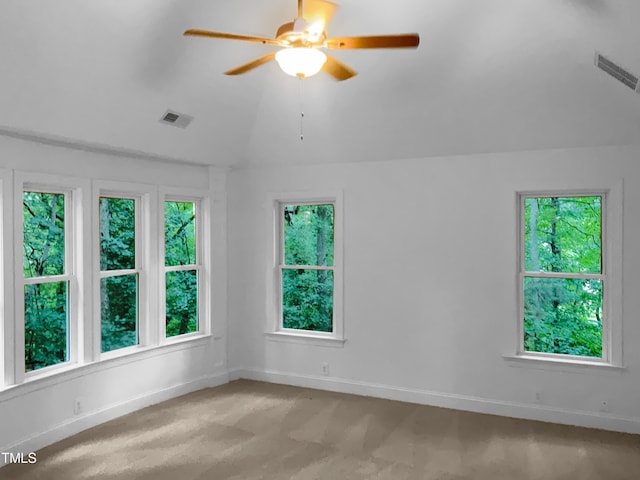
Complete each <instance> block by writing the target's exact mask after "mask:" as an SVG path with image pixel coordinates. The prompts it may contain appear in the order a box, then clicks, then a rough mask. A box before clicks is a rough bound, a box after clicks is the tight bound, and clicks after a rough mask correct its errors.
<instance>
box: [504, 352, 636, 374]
mask: <svg viewBox="0 0 640 480" xmlns="http://www.w3.org/2000/svg"><path fill="white" fill-rule="evenodd" d="M502 358H503V360H504V361H505V362H507V363H508V364H509V366H512V367H518V368H538V369H543V370H560V371H566V372H573V373H589V374H593V373H605V374H609V373H613V374H621V373H623V372H625V371H626V367H623V366H621V365H614V364H612V363H606V362H598V361H589V360H578V359H573V358H553V357H542V356H537V355H527V354H519V355H518V354H516V355H503V356H502Z"/></svg>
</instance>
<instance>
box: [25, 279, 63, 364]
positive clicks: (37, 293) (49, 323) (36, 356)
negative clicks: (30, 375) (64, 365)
mask: <svg viewBox="0 0 640 480" xmlns="http://www.w3.org/2000/svg"><path fill="white" fill-rule="evenodd" d="M67 288H68V287H67V282H48V283H39V284H31V285H25V287H24V323H25V325H24V327H25V338H24V348H25V371H27V372H29V371H31V370H37V369H39V368H43V367H48V366H50V365H55V364H57V363H60V362H65V361H67V360H68V359H69V357H68V349H67V347H68V345H67V334H68V330H67V325H68V321H67Z"/></svg>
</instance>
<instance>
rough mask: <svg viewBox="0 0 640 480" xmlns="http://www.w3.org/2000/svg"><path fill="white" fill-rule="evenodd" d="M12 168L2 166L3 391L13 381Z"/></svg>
mask: <svg viewBox="0 0 640 480" xmlns="http://www.w3.org/2000/svg"><path fill="white" fill-rule="evenodd" d="M12 205H13V172H12V171H11V170H6V169H0V232H1V233H0V252H1V253H0V295H2V298H3V299H4V302H2V303H3V308H2V310H1V311H0V391H1V390H2V389H3V388H4V387H5V386H6V385H11V384H13V383H14V342H12V341H9V339H13V338H14V322H13V318H14V315H13V287H12V280H13V279H14V270H13V262H14V258H13V233H12V232H13V207H12Z"/></svg>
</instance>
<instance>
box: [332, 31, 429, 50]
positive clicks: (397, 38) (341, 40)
mask: <svg viewBox="0 0 640 480" xmlns="http://www.w3.org/2000/svg"><path fill="white" fill-rule="evenodd" d="M419 44H420V36H419V35H418V34H417V33H404V34H401V35H375V36H372V37H338V38H328V39H327V40H326V41H325V46H326V47H327V48H334V49H342V50H344V49H348V48H416V47H417V46H418V45H419Z"/></svg>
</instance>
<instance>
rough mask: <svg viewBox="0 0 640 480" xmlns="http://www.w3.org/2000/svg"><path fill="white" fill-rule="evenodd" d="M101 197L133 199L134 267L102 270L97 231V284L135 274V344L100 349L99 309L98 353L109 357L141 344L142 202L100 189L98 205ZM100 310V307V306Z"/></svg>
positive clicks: (138, 199) (142, 290)
mask: <svg viewBox="0 0 640 480" xmlns="http://www.w3.org/2000/svg"><path fill="white" fill-rule="evenodd" d="M103 198H114V199H122V200H133V201H134V207H133V211H134V226H133V228H134V239H135V240H134V242H135V243H134V248H133V249H134V257H135V262H134V268H133V269H119V270H102V269H101V268H100V265H99V264H100V233H98V252H97V253H96V255H98V284H99V287H98V288H100V282H101V281H102V280H103V279H105V278H112V277H123V276H127V275H137V291H136V293H137V298H136V306H137V310H138V311H137V317H138V318H137V319H136V323H137V325H136V335H137V343H136V344H135V345H130V346H128V347H122V348H118V349H114V350H110V351H108V352H103V351H102V311H100V330H99V332H100V335H98V336H99V337H100V355H101V357H103V358H104V357H105V356H106V357H109V356H110V355H109V354H110V353H111V352H116V351H117V352H120V351H121V350H126V349H131V350H136V349H137V348H136V347H138V346H139V345H141V339H142V338H143V335H142V332H141V322H140V317H141V313H142V312H141V309H140V305H142V304H144V300H145V298H144V294H145V291H146V290H147V289H146V288H143V286H144V284H143V276H144V273H145V272H144V269H143V267H144V262H143V254H144V249H143V245H142V242H141V241H140V239H141V237H142V238H144V233H143V228H142V211H141V210H142V209H141V206H142V203H143V198H142V195H135V194H123V193H114V192H110V191H102V192H100V195H99V196H98V205H99V204H100V200H101V199H103ZM97 215H98V228H100V220H101V218H100V209H99V208H98V213H97ZM99 305H100V307H101V306H102V294H100V298H99ZM100 310H101V308H100ZM125 353H126V352H125Z"/></svg>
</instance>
